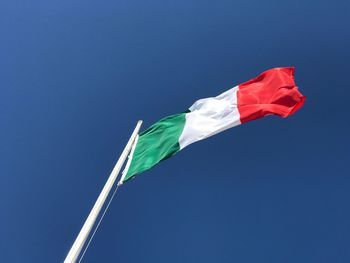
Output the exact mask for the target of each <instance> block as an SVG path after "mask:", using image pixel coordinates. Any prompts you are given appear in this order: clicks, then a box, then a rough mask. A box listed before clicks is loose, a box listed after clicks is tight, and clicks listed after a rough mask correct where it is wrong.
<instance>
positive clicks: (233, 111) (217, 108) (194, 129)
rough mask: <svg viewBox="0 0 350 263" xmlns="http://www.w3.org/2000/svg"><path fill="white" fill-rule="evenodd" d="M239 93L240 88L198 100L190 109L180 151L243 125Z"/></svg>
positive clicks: (180, 140)
mask: <svg viewBox="0 0 350 263" xmlns="http://www.w3.org/2000/svg"><path fill="white" fill-rule="evenodd" d="M237 91H238V86H236V87H234V88H232V89H230V90H228V91H226V92H224V93H222V94H220V95H219V96H217V97H214V98H206V99H201V100H198V101H196V102H195V103H194V104H193V105H192V106H191V107H190V110H191V112H189V113H187V114H186V123H185V127H184V129H183V131H182V134H181V136H180V138H179V144H180V149H183V148H185V147H186V146H187V145H189V144H191V143H194V142H196V141H199V140H203V139H205V138H208V137H210V136H212V135H214V134H216V133H219V132H222V131H224V130H226V129H229V128H232V127H234V126H237V125H239V124H241V121H240V115H239V112H238V108H237Z"/></svg>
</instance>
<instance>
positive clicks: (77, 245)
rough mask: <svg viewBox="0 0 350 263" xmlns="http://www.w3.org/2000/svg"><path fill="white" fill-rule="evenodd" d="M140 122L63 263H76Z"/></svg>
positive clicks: (139, 124)
mask: <svg viewBox="0 0 350 263" xmlns="http://www.w3.org/2000/svg"><path fill="white" fill-rule="evenodd" d="M141 124H142V121H138V122H137V125H136V127H135V130H134V132H133V133H132V135H131V137H130V139H129V141H128V143H127V145H126V146H125V148H124V150H123V152H122V154H121V155H120V157H119V160H118V162H117V163H116V165H115V166H114V168H113V171H112V172H111V174H110V176H109V178H108V180H107V182H106V184H105V186H104V187H103V189H102V191H101V193H100V195H99V196H98V198H97V200H96V203H95V205H94V207H93V208H92V209H91V212H90V214H89V216H88V217H87V219H86V221H85V223H84V225H83V227H82V229H81V230H80V232H79V235H78V237H77V238H76V240H75V241H74V243H73V246H72V247H71V249H70V250H69V252H68V255H67V257H66V259H65V260H64V263H74V262H76V260H77V258H78V256H79V254H80V252H81V250H82V248H83V247H84V243H85V241H86V239H87V238H88V236H89V233H90V231H91V229H92V227H93V225H94V223H95V221H96V219H97V217H98V214H99V213H100V211H101V209H102V207H103V204H104V202H105V201H106V198H107V197H108V194H109V192H110V190H111V188H112V186H113V184H114V182H115V180H116V179H117V176H118V173H119V171H120V169H121V168H122V166H123V164H124V162H125V159H126V158H127V157H128V154H129V152H130V150H131V148H132V146H133V143H134V141H135V138H136V136H137V134H138V132H139V130H140V127H141Z"/></svg>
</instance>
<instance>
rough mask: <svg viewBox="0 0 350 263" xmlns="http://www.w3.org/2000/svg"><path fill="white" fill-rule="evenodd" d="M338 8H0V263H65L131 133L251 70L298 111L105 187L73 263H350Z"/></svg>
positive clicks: (349, 127) (343, 23)
mask: <svg viewBox="0 0 350 263" xmlns="http://www.w3.org/2000/svg"><path fill="white" fill-rule="evenodd" d="M349 10H350V2H349V1H342V0H338V1H320V0H317V1H316V0H314V1H283V0H282V1H281V0H274V1H271V0H268V1H258V0H244V1H243V0H239V1H189V0H186V1H183V0H179V1H164V0H162V1H160V0H157V1H148V0H142V1H141V0H140V1H131V0H128V1H124V0H118V1H115V0H113V1H112V0H106V1H91V0H85V1H82V0H79V1H76V0H69V1H68V0H49V1H48V0H42V1H38V0H32V1H23V0H16V1H14V0H4V1H1V3H0V36H1V41H0V91H1V92H0V134H1V137H0V138H1V144H0V173H1V174H0V175H1V176H0V200H1V201H0V207H1V214H0V215H1V216H0V224H1V235H0V251H1V254H0V261H1V262H35V263H41V262H62V261H63V260H64V258H65V256H66V254H67V252H68V250H69V248H70V246H71V245H72V243H73V241H74V239H75V237H76V235H77V234H78V232H79V230H80V228H81V226H82V224H83V222H84V220H85V218H86V216H87V214H88V213H89V211H90V209H91V207H92V205H93V203H94V202H95V200H96V198H97V196H98V194H99V192H100V190H101V189H102V187H103V185H104V183H105V181H106V179H107V177H108V175H109V173H110V171H111V169H112V168H113V166H114V164H115V162H116V159H117V158H118V157H119V154H120V153H121V151H122V149H123V148H124V146H125V144H126V142H127V140H128V138H129V136H130V134H131V132H132V130H133V128H134V126H135V124H136V121H137V120H138V119H143V120H144V125H143V129H145V128H146V127H148V126H149V125H151V124H152V123H154V122H155V121H157V120H159V119H160V118H162V117H164V116H167V115H170V114H176V113H179V112H182V111H184V110H186V109H187V108H188V107H189V106H191V104H192V103H193V102H194V101H195V100H197V99H200V98H204V97H210V96H215V95H218V94H220V93H221V92H223V91H225V90H227V89H229V88H231V87H232V86H235V85H236V84H239V83H241V82H244V81H246V80H248V79H250V78H252V77H254V76H256V75H258V74H259V73H261V72H262V71H264V70H266V69H268V68H271V67H278V66H295V67H296V82H297V84H298V86H299V88H300V91H301V92H302V93H303V94H304V95H305V96H307V101H306V103H305V105H304V106H303V108H301V109H300V110H299V111H298V112H297V113H296V114H295V115H293V116H292V117H290V118H288V119H281V118H278V117H267V118H264V119H262V120H258V121H254V122H250V123H247V124H245V125H242V126H239V127H236V128H233V129H230V130H227V131H225V132H223V133H221V134H218V135H216V136H214V137H211V138H209V139H207V140H205V141H201V142H198V143H196V144H193V145H191V146H189V147H187V148H186V149H185V150H184V151H182V152H180V153H179V154H178V155H176V156H175V157H174V158H171V159H169V160H167V161H165V162H163V163H161V164H160V165H158V166H156V167H155V168H154V169H152V170H150V171H148V172H146V173H144V174H142V175H140V176H139V177H137V178H136V179H135V180H132V181H131V182H129V183H127V184H125V185H124V186H123V187H122V188H120V189H119V191H118V193H117V196H116V199H115V200H114V201H113V203H112V205H111V207H110V210H109V211H108V213H107V215H106V217H105V220H104V221H103V223H102V225H101V227H100V229H99V231H98V232H97V234H96V236H95V239H94V241H93V243H92V245H91V247H90V249H89V250H88V252H87V254H86V256H85V258H84V259H85V260H84V261H83V262H128V263H140V262H152V263H156V262H162V263H163V262H167V263H173V262H203V263H206V262H210V263H211V262H240V263H256V262H266V263H280V262H298V263H303V262H305V263H306V262H307V263H311V262H315V263H316V262H317V263H322V262H325V263H326V262H327V263H329V262H332V263H333V262H334V263H335V262H350V250H349V244H350V209H349V200H350V191H349V189H350V168H349V162H350V149H349V146H350V139H349V138H350V121H349V114H350V112H349V97H350V91H349V90H350V89H349V72H350V66H349V61H350V51H349V46H350V30H349V27H350V20H349Z"/></svg>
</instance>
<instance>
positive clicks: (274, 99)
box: [237, 67, 305, 123]
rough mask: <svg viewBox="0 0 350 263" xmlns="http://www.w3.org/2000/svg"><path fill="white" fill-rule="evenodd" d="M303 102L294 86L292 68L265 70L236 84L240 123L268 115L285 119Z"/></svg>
mask: <svg viewBox="0 0 350 263" xmlns="http://www.w3.org/2000/svg"><path fill="white" fill-rule="evenodd" d="M304 101H305V97H304V96H303V95H302V94H301V93H300V92H299V91H298V87H297V86H296V85H295V83H294V68H293V67H289V68H273V69H269V70H267V71H265V72H263V73H262V74H260V75H259V76H257V77H256V78H253V79H251V80H249V81H247V82H244V83H242V84H240V85H239V89H238V92H237V104H238V110H239V114H240V117H241V123H244V122H248V121H252V120H255V119H259V118H262V117H264V116H266V115H271V114H274V115H279V116H281V117H283V118H285V117H288V116H290V115H292V114H293V113H294V112H296V111H297V110H298V109H299V108H300V107H301V106H302V105H303V103H304Z"/></svg>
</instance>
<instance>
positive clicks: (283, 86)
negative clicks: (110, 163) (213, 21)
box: [65, 67, 305, 263]
mask: <svg viewBox="0 0 350 263" xmlns="http://www.w3.org/2000/svg"><path fill="white" fill-rule="evenodd" d="M304 101H305V97H304V96H303V95H302V94H301V93H300V92H299V90H298V88H297V86H296V85H295V82H294V68H293V67H281V68H273V69H269V70H267V71H265V72H263V73H261V74H260V75H259V76H257V77H255V78H253V79H251V80H249V81H246V82H244V83H242V84H239V85H237V86H235V87H233V88H231V89H229V90H228V91H225V92H223V93H222V94H220V95H218V96H216V97H211V98H205V99H200V100H197V101H196V102H195V103H194V104H193V105H192V106H191V107H190V108H189V109H188V110H187V111H185V112H182V113H179V114H175V115H171V116H168V117H166V118H163V119H161V120H160V121H158V122H156V123H155V124H153V125H152V126H150V127H149V128H148V129H146V130H145V131H143V132H142V133H141V134H140V135H138V132H139V129H140V126H141V123H142V121H139V122H138V123H137V125H136V128H135V130H134V132H133V133H132V135H131V137H130V139H129V142H128V144H127V145H126V147H125V149H124V151H123V152H122V155H121V156H120V158H119V160H118V162H117V164H116V165H115V167H114V169H113V171H112V173H111V175H110V177H109V178H108V180H107V183H106V185H105V186H104V188H103V190H102V192H101V194H100V196H99V197H98V199H97V201H96V203H95V205H94V207H93V208H92V210H91V212H90V214H89V216H88V218H87V219H86V221H85V224H84V225H83V228H82V229H81V231H80V233H79V235H78V237H77V239H76V240H75V242H74V244H73V246H72V248H71V250H70V251H69V253H68V256H67V258H66V260H65V262H69V263H70V262H75V261H76V259H77V258H78V255H79V253H80V251H81V250H82V248H83V246H84V243H85V241H86V239H87V237H88V236H89V233H90V231H91V229H92V227H93V225H94V223H95V221H96V219H97V217H98V214H99V212H100V210H101V208H102V206H103V203H104V201H105V200H106V198H107V196H108V194H109V192H110V190H111V188H112V186H113V184H114V183H115V181H116V178H117V175H118V173H119V171H120V169H121V167H122V165H123V163H124V161H125V160H126V158H127V156H128V155H129V159H128V161H127V163H126V165H125V169H124V171H123V173H122V176H121V179H120V181H119V183H118V186H120V185H121V184H123V183H125V182H127V181H129V180H131V179H132V178H134V177H135V176H136V175H138V174H140V173H142V172H144V171H146V170H149V169H150V168H152V167H153V166H154V165H156V164H158V163H159V162H161V161H163V160H165V159H167V158H169V157H171V156H173V155H174V154H176V153H177V152H179V151H180V150H182V149H184V148H185V147H187V146H188V145H190V144H192V143H194V142H197V141H200V140H203V139H205V138H208V137H210V136H212V135H215V134H217V133H219V132H222V131H224V130H226V129H229V128H232V127H234V126H237V125H240V124H243V123H246V122H248V121H252V120H256V119H259V118H262V117H265V116H267V115H277V116H280V117H283V118H286V117H288V116H290V115H292V114H293V113H295V112H296V111H297V110H298V109H299V108H300V107H301V106H302V105H303V103H304ZM129 153H130V154H129Z"/></svg>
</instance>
